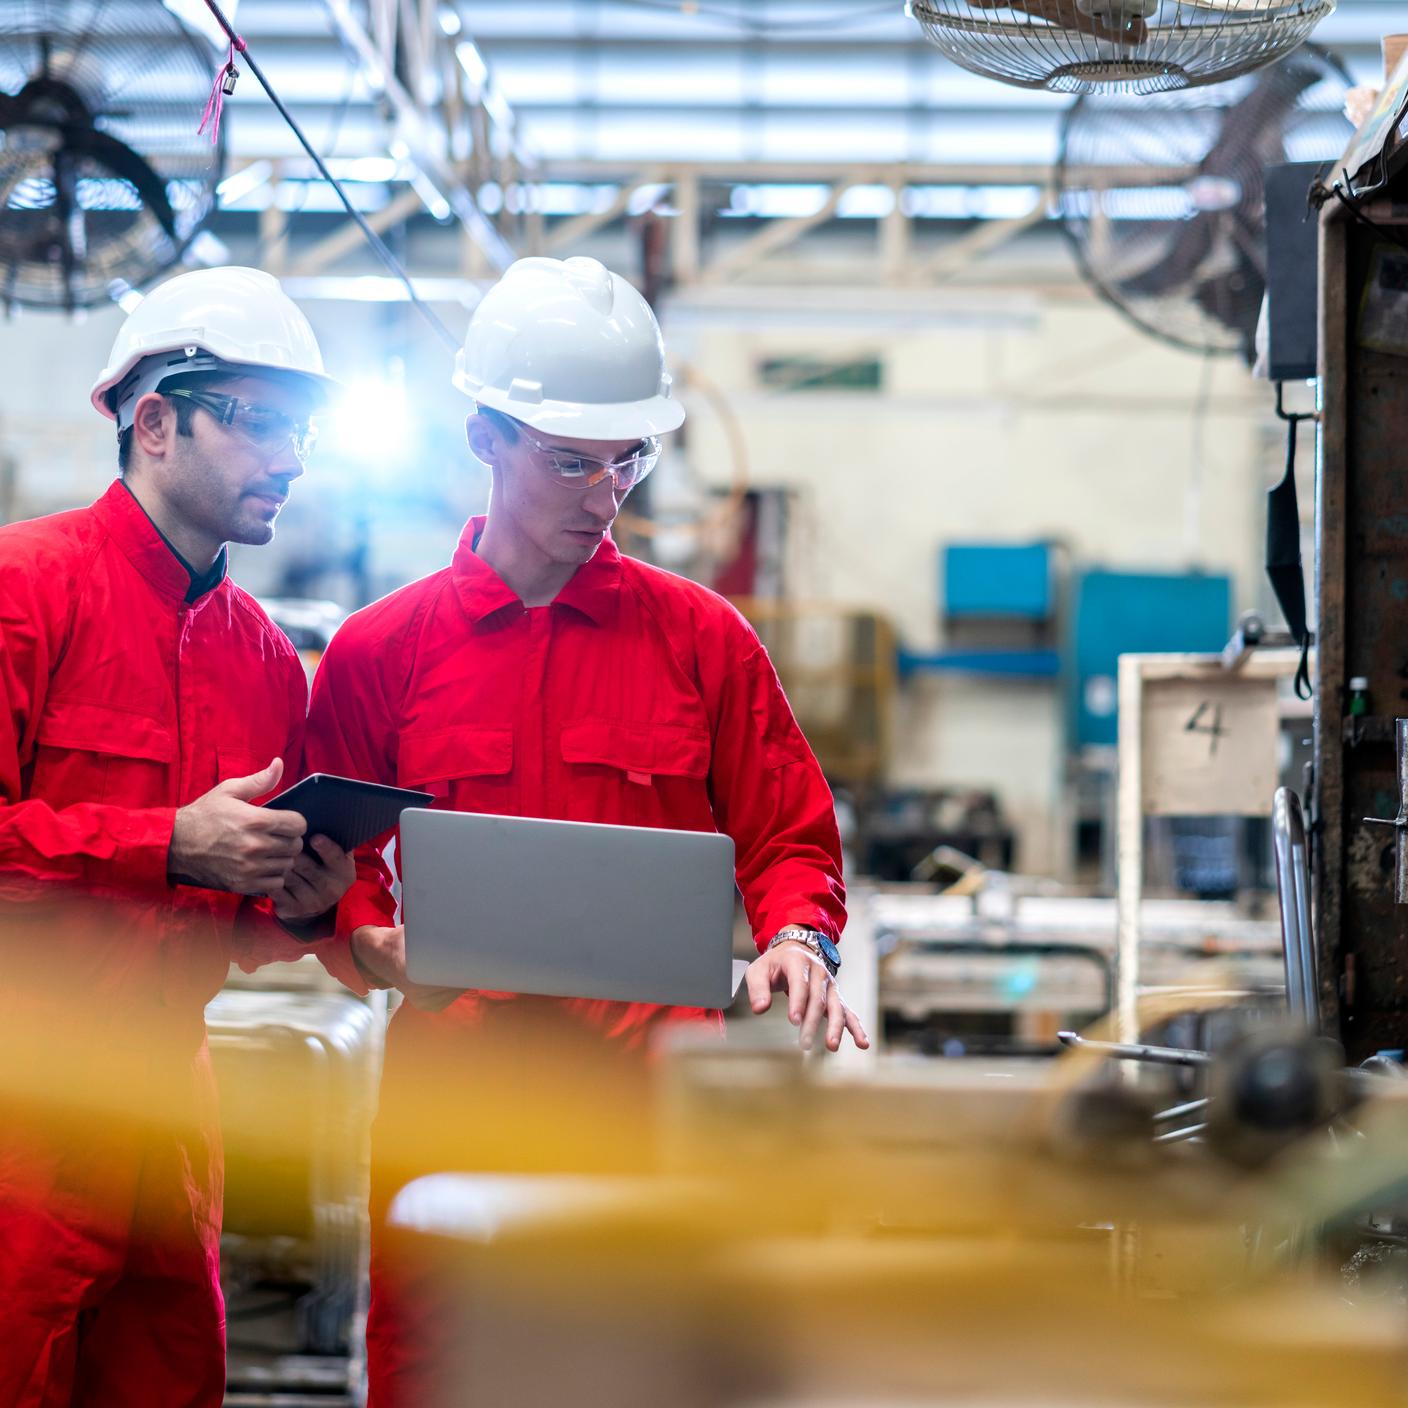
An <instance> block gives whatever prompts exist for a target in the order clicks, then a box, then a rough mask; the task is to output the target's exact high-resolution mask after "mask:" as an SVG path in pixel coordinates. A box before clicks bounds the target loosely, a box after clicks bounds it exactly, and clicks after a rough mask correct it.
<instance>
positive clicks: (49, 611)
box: [0, 539, 176, 900]
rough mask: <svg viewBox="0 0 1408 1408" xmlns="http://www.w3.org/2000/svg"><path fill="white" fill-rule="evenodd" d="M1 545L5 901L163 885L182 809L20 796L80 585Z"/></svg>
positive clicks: (1, 876)
mask: <svg viewBox="0 0 1408 1408" xmlns="http://www.w3.org/2000/svg"><path fill="white" fill-rule="evenodd" d="M4 551H5V553H6V554H7V555H8V556H9V557H10V560H9V561H8V562H0V900H26V899H33V898H35V897H36V894H37V893H38V892H40V891H41V890H44V889H46V888H47V887H50V886H53V885H56V884H57V885H65V884H67V885H72V886H76V887H80V888H83V889H90V890H91V889H114V890H123V891H129V892H130V891H133V890H163V891H164V890H166V889H168V882H167V877H166V862H167V853H168V852H169V850H170V848H171V828H172V827H173V825H174V824H175V820H176V808H175V807H141V808H133V807H121V806H115V805H113V804H111V803H101V802H78V803H75V804H74V805H72V806H67V807H60V808H55V807H52V806H50V805H49V803H48V802H45V801H43V800H41V799H37V798H36V799H32V800H23V792H24V782H23V778H24V773H25V769H26V768H27V766H28V765H29V763H30V762H31V761H32V759H33V757H34V747H35V731H36V728H37V726H38V721H39V718H40V716H41V714H42V713H43V710H44V704H45V699H46V696H47V694H48V689H49V677H50V674H51V672H52V670H53V669H54V666H55V664H56V662H57V659H58V656H59V654H60V653H61V651H62V649H63V646H64V636H65V633H66V624H65V622H66V615H67V607H66V605H65V603H66V602H67V600H68V594H69V592H70V590H71V589H72V586H73V584H72V581H71V579H70V577H69V576H68V575H66V574H53V573H44V574H41V573H40V572H39V571H37V570H36V567H35V564H34V563H33V562H32V561H29V560H25V559H24V558H22V557H19V555H18V554H16V553H15V552H14V541H13V539H11V540H10V541H9V542H7V543H6V544H5V545H4ZM17 558H18V560H16V559H17ZM41 577H44V578H45V579H46V581H47V583H48V585H47V586H41ZM57 590H61V591H62V593H63V597H62V599H60V598H59V597H57V596H55V595H54V592H55V591H57Z"/></svg>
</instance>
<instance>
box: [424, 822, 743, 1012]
mask: <svg viewBox="0 0 1408 1408" xmlns="http://www.w3.org/2000/svg"><path fill="white" fill-rule="evenodd" d="M400 847H401V876H402V885H403V891H402V903H403V913H404V918H405V925H406V969H407V973H408V974H409V976H410V977H411V979H412V980H413V981H415V982H418V983H429V984H434V985H436V986H443V987H463V988H480V989H485V990H488V991H494V992H521V993H537V994H543V995H547V996H553V997H586V998H606V999H610V1000H613V1001H620V1002H652V1003H656V1002H658V1003H664V1004H668V1005H671V1006H678V1007H727V1006H728V1005H729V1003H730V1002H731V1001H732V999H733V993H734V989H735V986H736V977H735V974H734V970H733V964H732V947H733V906H734V872H733V865H734V852H733V841H732V840H731V839H730V838H729V837H727V836H723V835H719V834H718V833H716V832H699V831H665V830H658V829H655V828H651V827H637V826H599V825H595V824H589V823H584V822H575V821H544V820H540V819H538V818H534V817H509V816H487V815H481V814H479V813H475V812H455V811H432V810H424V809H415V808H413V809H410V810H408V811H406V812H404V813H402V816H401V838H400Z"/></svg>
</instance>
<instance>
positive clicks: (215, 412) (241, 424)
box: [161, 386, 318, 464]
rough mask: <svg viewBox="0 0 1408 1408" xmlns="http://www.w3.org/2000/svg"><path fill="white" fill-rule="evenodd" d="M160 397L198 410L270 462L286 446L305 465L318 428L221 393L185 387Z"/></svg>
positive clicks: (280, 412)
mask: <svg viewBox="0 0 1408 1408" xmlns="http://www.w3.org/2000/svg"><path fill="white" fill-rule="evenodd" d="M161 394H162V395H163V396H172V397H177V396H179V397H180V398H181V399H182V400H183V401H189V402H191V404H192V405H195V406H199V407H200V408H201V410H203V411H206V412H208V413H209V414H210V415H212V416H214V417H215V419H216V420H217V421H219V422H220V424H221V425H223V426H227V427H228V428H229V429H231V430H233V431H234V432H235V434H236V435H238V436H239V437H240V439H242V440H244V441H246V442H247V443H248V444H250V445H252V446H253V447H254V448H255V449H256V450H258V451H259V452H260V453H261V454H264V455H267V456H269V458H270V459H272V458H273V457H274V456H275V455H277V454H279V453H280V452H281V451H282V450H283V448H284V446H285V445H291V446H292V447H293V453H294V457H295V458H296V459H297V460H298V463H299V464H307V463H308V456H309V455H311V454H312V453H313V445H314V443H315V442H316V441H317V438H318V427H317V426H316V425H314V424H312V422H310V421H306V420H301V421H300V420H294V418H293V417H292V416H286V415H285V414H284V413H283V412H282V411H276V410H275V409H274V408H273V407H272V406H261V405H259V404H258V403H256V402H254V401H245V400H242V399H241V398H240V397H238V396H226V395H225V394H224V393H223V392H220V391H193V390H190V389H189V388H187V387H184V386H181V387H177V388H175V389H173V390H171V391H163V392H162V393H161Z"/></svg>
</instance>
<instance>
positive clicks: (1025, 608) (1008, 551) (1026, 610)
mask: <svg viewBox="0 0 1408 1408" xmlns="http://www.w3.org/2000/svg"><path fill="white" fill-rule="evenodd" d="M943 603H944V616H945V617H946V618H947V619H948V620H950V621H957V620H963V619H964V618H972V617H995V616H996V617H1005V618H1007V619H1008V620H1013V619H1015V620H1023V621H1048V620H1050V619H1051V617H1052V616H1053V615H1054V614H1055V593H1054V591H1053V589H1052V582H1051V546H1050V544H1048V543H1019V544H1006V543H950V544H949V545H948V546H947V547H946V548H945V549H944V557H943Z"/></svg>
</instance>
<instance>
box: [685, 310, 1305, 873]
mask: <svg viewBox="0 0 1408 1408" xmlns="http://www.w3.org/2000/svg"><path fill="white" fill-rule="evenodd" d="M803 297H805V298H808V299H809V301H810V304H811V306H810V307H801V306H799V305H798V303H797V301H796V300H797V298H798V293H797V291H795V290H791V291H788V292H786V293H782V292H780V291H769V290H767V289H748V290H747V291H746V293H745V292H743V291H740V290H728V291H720V292H718V293H716V294H714V295H712V296H710V295H698V296H695V297H693V298H690V299H688V300H685V299H677V300H676V301H675V302H673V303H672V304H671V305H670V308H669V312H668V319H667V334H668V336H669V339H670V342H671V346H672V348H673V350H674V353H675V355H676V357H677V358H687V359H689V360H690V361H691V362H693V363H695V364H697V365H698V366H699V367H700V368H702V369H703V370H704V371H705V372H706V373H707V375H708V376H709V377H711V378H712V379H713V380H714V381H715V382H716V383H718V384H719V385H720V386H721V387H723V389H724V390H725V391H726V392H727V394H728V397H729V399H730V401H731V403H732V405H733V408H734V410H735V411H736V413H737V415H738V416H739V417H740V419H741V421H742V423H743V425H744V428H745V429H746V432H747V442H748V447H749V454H750V457H751V460H752V464H753V467H754V468H753V477H754V480H755V482H757V483H758V484H760V485H782V486H787V487H789V488H791V489H793V490H795V492H796V495H797V513H796V517H795V528H796V533H795V542H794V544H793V561H792V564H791V572H790V587H791V590H792V591H793V593H794V594H795V595H797V596H799V597H802V598H804V599H810V600H833V601H841V602H848V603H854V604H857V605H863V606H866V607H871V608H874V609H876V610H879V611H882V612H884V613H886V614H887V615H888V616H890V617H891V619H892V620H893V621H894V622H895V623H896V625H897V627H898V628H899V630H900V633H901V635H902V637H903V639H904V641H905V642H906V643H907V644H908V645H910V646H911V647H913V648H916V649H927V648H932V647H934V646H936V645H938V644H939V643H940V641H939V625H940V612H941V603H940V601H939V590H940V587H939V552H940V545H941V544H942V543H943V542H945V541H947V540H962V539H984V540H993V541H1010V542H1022V541H1030V540H1033V539H1059V540H1061V541H1063V542H1065V543H1066V544H1067V545H1068V546H1069V550H1070V554H1071V557H1072V559H1073V560H1075V561H1077V562H1081V563H1087V564H1101V565H1105V566H1110V567H1123V568H1131V569H1151V568H1152V569H1180V568H1184V567H1189V566H1197V567H1201V568H1204V569H1207V570H1209V571H1219V572H1229V573H1231V574H1232V576H1233V579H1234V582H1235V590H1234V603H1235V604H1236V606H1237V607H1238V608H1239V609H1240V608H1243V607H1247V606H1252V605H1262V604H1263V603H1264V602H1265V600H1266V592H1265V590H1264V588H1263V586H1262V580H1261V579H1262V574H1261V569H1260V566H1259V556H1260V552H1261V538H1262V534H1263V533H1264V507H1263V505H1264V490H1265V488H1266V487H1267V486H1268V485H1269V484H1270V483H1271V482H1273V481H1274V479H1275V478H1276V477H1277V464H1276V461H1277V458H1278V456H1279V453H1280V450H1279V436H1278V433H1277V432H1276V431H1275V430H1274V429H1273V427H1274V425H1275V422H1274V420H1273V418H1272V416H1271V412H1270V391H1269V388H1268V387H1267V386H1266V385H1265V383H1257V382H1254V381H1252V379H1251V378H1250V377H1249V376H1248V375H1247V374H1246V373H1245V372H1244V371H1243V370H1242V368H1241V367H1240V365H1239V364H1237V363H1235V362H1232V361H1226V360H1219V361H1216V362H1204V360H1203V359H1202V358H1200V357H1198V356H1196V355H1190V354H1187V353H1183V352H1179V351H1177V350H1174V349H1170V348H1167V347H1165V346H1163V345H1162V344H1160V343H1158V342H1157V341H1155V340H1153V339H1151V338H1149V337H1146V336H1145V335H1143V334H1141V333H1140V332H1138V331H1137V330H1135V329H1133V328H1130V327H1128V326H1127V325H1126V324H1125V323H1124V321H1123V320H1122V319H1120V318H1118V317H1117V316H1116V315H1115V314H1114V313H1113V312H1112V311H1111V310H1109V309H1108V308H1106V307H1105V306H1104V305H1102V304H1100V303H1098V302H1096V301H1094V300H1093V299H1090V298H1087V297H1085V296H1083V295H1081V294H1080V293H1079V292H1078V291H1075V290H1066V291H1061V290H1053V291H1049V292H1047V293H1045V294H1042V295H1035V294H1026V293H1013V292H1003V291H1001V290H995V289H989V290H986V291H982V290H974V289H971V288H965V289H961V290H960V289H954V290H951V291H948V292H942V291H940V292H927V293H921V292H916V291H905V292H894V291H877V290H874V289H867V290H864V291H855V292H853V293H851V294H849V295H847V294H846V293H844V292H842V291H831V292H827V293H823V294H817V293H811V294H807V295H803ZM857 354H878V355H879V356H881V357H882V358H883V361H884V365H885V378H884V380H885V386H884V390H883V392H881V393H879V394H870V393H863V392H793V393H780V392H773V391H766V390H762V389H760V383H759V380H758V376H757V370H756V369H757V366H758V364H759V363H760V362H761V361H762V360H763V359H764V358H765V357H771V356H778V355H808V356H818V357H827V358H829V357H835V358H843V357H846V356H850V355H857ZM1200 401H1201V403H1202V404H1203V405H1204V407H1205V410H1204V413H1203V415H1202V417H1201V419H1199V418H1198V417H1196V416H1195V415H1194V407H1195V406H1197V405H1198V404H1199V403H1200ZM1199 425H1201V429H1199ZM688 453H689V459H690V464H691V467H692V469H693V470H694V471H695V472H696V473H698V474H700V475H702V476H705V477H708V476H710V475H711V473H712V474H713V475H714V477H715V478H716V479H717V480H720V481H721V480H722V477H723V471H722V469H721V467H722V466H725V465H726V464H727V455H726V451H725V446H724V442H723V439H722V435H721V431H720V427H719V425H718V423H717V421H716V420H714V419H712V418H711V417H710V416H709V415H708V412H707V408H704V407H701V408H700V409H699V410H698V411H697V412H696V414H695V417H694V420H693V423H692V426H691V437H690V441H689V449H688ZM1063 763H1064V725H1063V717H1062V706H1061V699H1060V696H1059V691H1058V687H1057V686H1056V685H1055V684H1054V683H1042V682H1031V681H1020V682H1007V683H1002V682H998V681H993V680H988V679H984V680H978V679H974V678H961V677H954V676H942V677H940V676H923V677H919V678H917V679H915V680H914V681H912V682H911V683H910V684H909V685H907V686H906V687H905V688H904V690H903V691H902V696H901V699H900V702H899V708H898V717H897V729H896V757H895V761H894V769H893V779H892V780H893V781H894V782H895V783H897V784H901V785H921V786H922V785H940V784H958V785H973V786H984V787H994V788H996V790H997V791H998V792H999V794H1000V795H1001V797H1002V798H1003V801H1004V803H1005V805H1006V807H1007V809H1008V811H1009V813H1010V814H1011V816H1012V818H1013V820H1014V821H1015V823H1016V825H1017V827H1018V831H1019V836H1020V844H1021V863H1022V864H1023V866H1024V867H1026V868H1029V869H1035V870H1043V871H1044V870H1049V869H1052V868H1057V867H1058V864H1059V860H1060V856H1061V847H1060V834H1059V831H1058V827H1059V821H1058V818H1059V816H1060V803H1061V799H1062V773H1063Z"/></svg>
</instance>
